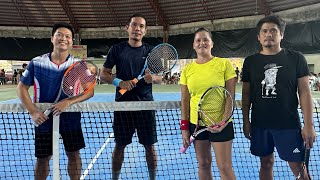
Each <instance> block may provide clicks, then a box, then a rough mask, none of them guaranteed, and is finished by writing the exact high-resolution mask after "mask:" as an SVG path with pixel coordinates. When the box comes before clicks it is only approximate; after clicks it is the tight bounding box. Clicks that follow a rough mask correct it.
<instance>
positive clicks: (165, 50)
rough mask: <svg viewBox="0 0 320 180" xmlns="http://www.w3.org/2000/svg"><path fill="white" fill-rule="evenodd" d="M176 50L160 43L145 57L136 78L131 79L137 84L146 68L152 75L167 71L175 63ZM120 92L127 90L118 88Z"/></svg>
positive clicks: (176, 57)
mask: <svg viewBox="0 0 320 180" xmlns="http://www.w3.org/2000/svg"><path fill="white" fill-rule="evenodd" d="M177 60H178V53H177V50H176V49H175V48H174V47H173V46H172V45H170V44H167V43H162V44H159V45H157V46H156V47H154V48H153V49H152V50H151V52H150V53H149V54H148V57H147V58H146V61H145V64H144V66H143V68H142V70H141V72H140V74H139V76H138V77H137V78H134V79H133V80H132V81H133V83H134V84H137V83H138V81H139V80H141V79H143V78H144V75H143V74H144V71H145V70H146V69H147V68H148V70H149V72H150V73H151V74H152V75H162V74H165V73H167V72H169V71H170V70H171V69H172V68H173V67H174V66H175V65H176V63H177ZM119 92H120V94H122V95H123V94H124V93H126V92H127V89H120V90H119Z"/></svg>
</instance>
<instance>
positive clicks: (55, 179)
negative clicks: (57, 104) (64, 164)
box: [52, 115, 60, 180]
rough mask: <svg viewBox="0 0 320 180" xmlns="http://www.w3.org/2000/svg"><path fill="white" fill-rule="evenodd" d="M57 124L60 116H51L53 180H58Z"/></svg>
mask: <svg viewBox="0 0 320 180" xmlns="http://www.w3.org/2000/svg"><path fill="white" fill-rule="evenodd" d="M59 124H60V116H59V115H58V116H55V115H53V125H52V159H53V178H52V179H53V180H60V167H59V166H60V162H59V160H60V150H59V137H60V134H59Z"/></svg>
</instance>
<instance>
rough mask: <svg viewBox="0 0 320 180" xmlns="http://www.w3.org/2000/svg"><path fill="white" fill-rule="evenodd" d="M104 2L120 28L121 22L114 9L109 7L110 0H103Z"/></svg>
mask: <svg viewBox="0 0 320 180" xmlns="http://www.w3.org/2000/svg"><path fill="white" fill-rule="evenodd" d="M105 3H106V5H107V8H108V10H109V11H110V12H111V14H112V16H113V19H114V21H116V22H117V23H119V27H120V28H122V26H123V24H122V22H121V21H120V19H119V17H118V15H117V13H116V11H114V8H112V7H111V5H110V1H109V0H105Z"/></svg>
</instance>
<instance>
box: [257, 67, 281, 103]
mask: <svg viewBox="0 0 320 180" xmlns="http://www.w3.org/2000/svg"><path fill="white" fill-rule="evenodd" d="M281 67H282V66H277V65H276V64H267V65H265V66H264V69H265V71H264V79H263V80H262V81H261V89H262V92H261V93H262V94H261V95H262V98H276V97H277V91H276V90H277V89H276V84H277V73H278V69H279V68H281Z"/></svg>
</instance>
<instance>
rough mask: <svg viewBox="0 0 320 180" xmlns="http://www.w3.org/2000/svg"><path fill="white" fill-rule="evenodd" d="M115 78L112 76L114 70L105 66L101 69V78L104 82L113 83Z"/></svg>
mask: <svg viewBox="0 0 320 180" xmlns="http://www.w3.org/2000/svg"><path fill="white" fill-rule="evenodd" d="M113 79H114V78H113V77H112V70H111V69H108V68H103V70H102V71H101V74H100V80H101V81H102V82H106V83H108V84H112V81H113Z"/></svg>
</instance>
